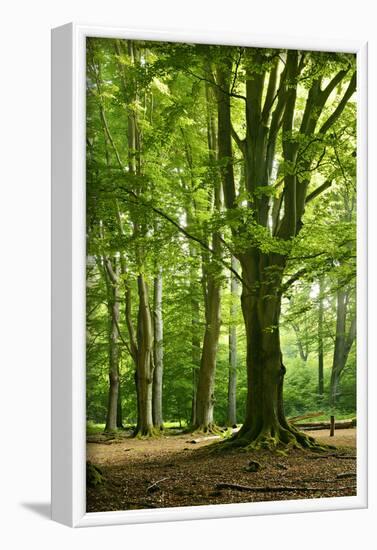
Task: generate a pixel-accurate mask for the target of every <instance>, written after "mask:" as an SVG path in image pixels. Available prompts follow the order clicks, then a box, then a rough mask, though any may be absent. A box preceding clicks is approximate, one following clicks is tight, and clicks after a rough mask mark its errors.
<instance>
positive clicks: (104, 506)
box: [87, 429, 356, 512]
mask: <svg viewBox="0 0 377 550" xmlns="http://www.w3.org/2000/svg"><path fill="white" fill-rule="evenodd" d="M307 433H309V434H310V435H312V436H314V437H315V438H317V439H318V440H319V441H320V442H321V443H326V444H331V445H336V446H337V450H336V451H334V450H330V451H328V452H327V453H325V455H326V456H321V458H317V457H318V455H317V454H314V453H309V452H303V451H291V452H290V453H289V454H288V455H287V456H286V455H283V454H279V453H270V452H266V451H263V452H262V451H260V452H240V451H232V452H227V453H222V454H218V453H213V452H212V449H213V447H212V448H211V445H213V444H214V443H217V442H216V441H214V440H208V439H204V440H203V441H201V442H199V443H196V444H193V443H191V441H192V440H193V436H192V435H190V434H183V435H182V434H179V435H168V436H163V437H161V438H158V439H152V440H145V439H144V440H142V439H132V438H130V437H129V436H126V435H124V436H123V437H120V438H119V437H117V438H116V439H113V440H107V441H106V440H105V438H102V437H101V436H99V437H91V438H89V441H97V442H96V443H94V442H88V443H87V460H89V461H90V462H92V463H93V464H95V465H96V466H98V467H99V468H100V469H101V471H102V473H103V476H104V482H103V483H102V484H100V485H97V486H96V487H92V488H91V487H88V490H87V511H88V512H99V511H111V510H132V509H142V508H165V507H174V506H195V505H208V504H230V503H236V502H258V501H271V500H295V499H300V498H304V499H306V498H318V497H334V496H353V495H356V480H355V479H354V478H352V477H348V478H347V477H346V478H344V479H337V475H338V474H340V473H354V472H355V471H356V460H355V459H352V458H351V459H342V458H339V455H340V456H349V457H354V456H355V448H356V430H355V429H347V430H337V431H336V432H335V436H334V437H329V433H328V430H323V431H322V430H319V431H315V432H314V431H313V432H307ZM196 438H197V439H199V436H196ZM331 454H336V455H337V457H335V456H328V455H331ZM250 460H257V461H258V462H259V463H260V464H261V466H262V467H261V469H260V470H259V471H258V472H256V473H250V472H247V471H246V470H245V467H246V466H247V465H248V462H249V461H250ZM159 480H162V481H160V483H159V484H158V485H157V487H156V486H155V487H154V488H152V490H148V487H150V486H151V485H152V484H153V483H155V482H156V481H159ZM218 483H235V484H239V485H247V486H252V487H270V488H271V487H277V486H282V485H283V486H287V487H297V491H290V492H285V491H270V492H263V493H261V492H243V491H242V492H241V491H238V490H234V489H221V490H219V489H218V488H217V487H216V485H217V484H218ZM301 487H302V488H305V487H306V488H308V487H311V488H313V490H310V491H303V490H301V491H300V488H301ZM153 489H155V490H153Z"/></svg>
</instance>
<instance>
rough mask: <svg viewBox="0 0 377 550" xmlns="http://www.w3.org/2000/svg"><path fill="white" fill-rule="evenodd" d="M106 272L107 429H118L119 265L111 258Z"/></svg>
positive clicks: (105, 263)
mask: <svg viewBox="0 0 377 550" xmlns="http://www.w3.org/2000/svg"><path fill="white" fill-rule="evenodd" d="M104 272H105V277H106V288H107V309H108V349H109V355H108V357H109V396H108V404H107V415H106V425H105V431H114V430H116V429H117V427H118V425H117V419H118V396H119V342H118V326H119V287H118V265H117V263H116V261H114V266H112V263H111V261H110V260H109V259H107V258H106V259H105V260H104Z"/></svg>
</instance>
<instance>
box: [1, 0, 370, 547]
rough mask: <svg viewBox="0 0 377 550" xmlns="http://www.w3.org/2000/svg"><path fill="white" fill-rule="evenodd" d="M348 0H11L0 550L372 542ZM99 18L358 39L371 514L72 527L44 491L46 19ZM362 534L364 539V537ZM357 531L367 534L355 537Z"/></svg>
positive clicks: (365, 15) (355, 6) (352, 16)
mask: <svg viewBox="0 0 377 550" xmlns="http://www.w3.org/2000/svg"><path fill="white" fill-rule="evenodd" d="M373 4H374V2H372V1H371V2H367V1H364V0H359V1H358V2H349V1H348V0H326V1H324V0H312V2H307V1H305V0H291V1H290V0H286V1H282V0H265V1H262V0H259V1H258V2H254V1H253V0H246V1H243V0H233V1H232V2H229V1H228V2H226V1H223V0H207V1H205V0H191V1H187V2H179V0H175V1H174V0H144V1H143V2H140V3H138V4H137V3H136V2H133V3H131V2H130V1H127V0H121V1H119V0H75V1H73V0H65V1H64V2H54V1H50V2H43V1H42V0H32V1H27V0H24V1H21V0H13V1H12V2H10V1H8V2H7V3H5V2H3V3H2V8H1V22H2V25H1V32H0V40H1V48H0V80H1V84H0V94H1V97H0V141H1V143H0V155H1V162H0V174H1V176H0V185H1V199H0V224H1V228H0V236H1V240H0V243H1V248H0V260H1V268H0V278H1V281H0V292H1V301H0V324H1V327H0V341H1V345H0V362H1V363H0V364H1V371H0V372H1V378H0V384H1V385H0V421H1V427H0V442H1V443H0V461H1V465H0V508H1V510H0V513H1V516H0V517H1V524H2V526H1V530H0V544H1V546H2V548H5V549H7V550H8V549H13V548H28V547H32V548H34V547H36V548H37V547H38V548H39V549H40V550H44V549H50V548H54V549H57V550H58V549H60V548H62V549H63V548H64V549H66V548H68V547H69V548H72V549H80V550H82V549H84V548H85V549H86V548H88V549H90V550H91V549H93V550H94V549H97V548H98V549H99V548H101V550H103V548H109V547H110V546H112V545H114V546H115V545H117V548H125V547H128V548H131V547H132V546H135V545H137V546H138V548H141V549H144V548H148V547H149V546H151V545H153V548H154V550H158V549H160V548H161V549H162V548H164V549H166V550H168V549H170V548H179V549H180V550H181V549H182V550H184V549H186V548H187V549H192V548H201V547H205V546H210V547H213V548H214V547H215V546H216V547H217V548H221V549H222V548H239V547H250V545H251V546H252V547H253V546H254V545H255V547H258V546H259V545H260V546H262V545H263V548H266V549H267V550H269V549H270V548H278V549H279V550H280V549H282V550H284V549H288V548H289V549H290V550H295V549H296V548H297V549H298V548H300V549H305V550H311V549H316V550H318V548H321V549H323V550H327V549H329V548H340V547H341V548H342V550H348V549H354V548H357V547H358V546H360V545H363V546H364V547H365V548H368V549H369V548H372V547H373V546H374V543H375V542H376V540H377V534H376V531H377V503H376V473H375V471H376V466H377V457H376V436H375V435H374V434H376V433H377V430H376V402H377V399H376V396H375V391H376V390H375V388H376V374H375V372H374V370H375V369H374V367H375V358H376V353H375V351H374V349H373V347H374V346H373V343H374V339H375V338H376V336H375V332H376V323H375V318H374V315H373V308H374V307H375V305H376V291H375V289H374V286H375V285H373V284H372V283H373V281H374V280H375V278H376V253H375V249H376V243H375V239H376V236H377V233H376V215H375V214H374V212H373V211H372V207H373V205H374V204H376V201H377V194H376V181H377V180H376V156H377V155H376V152H377V149H376V146H377V144H376V103H377V85H376V84H377V80H376V75H377V55H376V53H377V37H376V33H377V18H376V16H375V14H374V13H373ZM70 21H76V22H80V23H92V24H97V25H114V26H115V25H117V26H121V25H124V26H127V25H132V26H140V27H142V28H153V27H154V28H156V27H157V28H173V29H174V28H180V29H186V30H190V29H191V30H192V29H199V30H201V29H202V30H206V29H211V30H228V31H234V29H239V30H240V31H242V32H248V33H250V37H252V36H253V33H257V34H264V35H266V34H279V35H288V36H297V37H307V36H308V35H309V36H311V37H318V39H320V38H321V37H328V38H329V37H332V38H342V39H365V40H368V41H369V61H370V74H369V94H370V100H369V120H370V136H369V150H370V172H369V204H370V205H371V207H370V251H369V253H370V281H371V284H370V291H369V304H370V315H369V318H370V328H369V331H370V362H369V388H370V399H369V424H370V426H369V427H370V433H371V435H372V437H371V440H370V465H371V468H370V488H371V489H370V498H369V509H368V510H357V511H343V512H330V513H328V512H321V513H316V514H313V513H311V514H296V515H282V516H265V517H251V518H234V519H228V520H211V521H195V522H180V523H169V524H166V523H165V524H152V525H138V526H119V527H97V528H90V529H77V530H72V529H69V528H67V527H63V526H61V525H58V524H55V523H53V522H51V521H50V520H49V519H48V514H49V495H50V477H49V476H50V342H49V339H50V295H49V293H50V29H51V28H52V27H54V26H58V25H61V24H63V23H67V22H70ZM367 538H369V540H370V542H366V539H367ZM364 541H365V542H364Z"/></svg>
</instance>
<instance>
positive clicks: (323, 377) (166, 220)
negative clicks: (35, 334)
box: [52, 24, 367, 526]
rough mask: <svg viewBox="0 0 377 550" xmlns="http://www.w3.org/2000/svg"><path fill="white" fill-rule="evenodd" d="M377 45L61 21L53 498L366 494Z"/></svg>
mask: <svg viewBox="0 0 377 550" xmlns="http://www.w3.org/2000/svg"><path fill="white" fill-rule="evenodd" d="M366 94H367V45H366V43H364V42H342V41H331V42H329V41H321V40H320V39H318V40H309V39H308V40H304V41H297V40H292V39H290V38H289V37H276V36H265V37H255V36H244V35H240V34H239V33H237V32H236V31H235V32H234V33H232V34H226V33H218V34H216V35H213V34H209V33H207V34H204V33H198V32H195V31H193V32H186V31H185V32H179V31H176V32H173V31H169V32H168V31H161V30H159V31H157V30H156V31H152V30H148V31H144V30H136V29H126V28H125V29H121V28H101V27H89V26H83V25H74V24H69V25H65V26H63V27H59V28H57V29H54V30H53V33H52V186H53V187H52V216H53V221H52V230H53V248H52V256H53V260H52V269H53V273H52V316H53V329H52V348H53V352H52V515H53V518H54V519H55V520H57V521H59V522H62V523H65V524H67V525H70V526H91V525H103V524H117V523H136V522H147V521H153V522H156V521H167V520H177V519H198V518H219V517H229V516H246V515H255V514H273V513H283V512H300V511H315V510H339V509H346V508H348V509H349V508H362V507H365V506H366V505H367V414H366V411H367V357H366V316H367V273H366V244H367V238H366V212H367V209H366V199H367V191H366V189H367V187H366V186H367V153H366V150H367V148H366V144H367V141H366V140H367V135H366V129H367V97H366Z"/></svg>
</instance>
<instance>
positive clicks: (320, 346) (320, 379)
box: [318, 279, 324, 396]
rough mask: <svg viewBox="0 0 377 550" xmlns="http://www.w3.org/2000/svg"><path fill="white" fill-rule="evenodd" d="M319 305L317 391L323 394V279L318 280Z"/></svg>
mask: <svg viewBox="0 0 377 550" xmlns="http://www.w3.org/2000/svg"><path fill="white" fill-rule="evenodd" d="M318 299H319V305H318V393H319V395H320V396H323V393H324V378H323V281H322V279H321V280H320V281H319V297H318Z"/></svg>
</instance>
